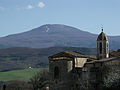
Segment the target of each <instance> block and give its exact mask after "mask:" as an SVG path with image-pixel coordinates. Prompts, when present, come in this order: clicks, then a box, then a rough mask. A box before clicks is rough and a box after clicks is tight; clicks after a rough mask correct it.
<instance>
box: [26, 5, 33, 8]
mask: <svg viewBox="0 0 120 90" xmlns="http://www.w3.org/2000/svg"><path fill="white" fill-rule="evenodd" d="M33 8H34V6H32V5H28V6H27V7H26V9H33Z"/></svg>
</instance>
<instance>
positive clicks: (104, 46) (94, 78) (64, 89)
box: [49, 30, 120, 90]
mask: <svg viewBox="0 0 120 90" xmlns="http://www.w3.org/2000/svg"><path fill="white" fill-rule="evenodd" d="M105 65H106V66H110V67H111V66H113V65H115V66H116V65H119V66H120V57H119V56H118V57H111V56H109V41H108V37H107V36H106V34H105V33H104V32H103V30H102V32H101V33H100V34H99V35H98V38H97V55H96V57H95V56H90V55H82V54H80V53H78V52H74V51H63V52H60V53H57V54H55V55H52V56H49V72H50V90H101V87H102V86H101V85H102V84H103V69H101V68H102V67H103V66H105Z"/></svg>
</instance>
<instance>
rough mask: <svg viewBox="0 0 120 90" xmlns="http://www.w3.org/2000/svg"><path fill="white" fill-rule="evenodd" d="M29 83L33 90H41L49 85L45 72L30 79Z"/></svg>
mask: <svg viewBox="0 0 120 90" xmlns="http://www.w3.org/2000/svg"><path fill="white" fill-rule="evenodd" d="M30 83H31V84H32V85H33V90H41V89H42V88H44V87H45V86H46V85H48V84H49V74H48V71H47V70H44V71H42V72H41V71H40V72H38V73H36V74H35V75H34V76H33V77H32V78H31V79H30Z"/></svg>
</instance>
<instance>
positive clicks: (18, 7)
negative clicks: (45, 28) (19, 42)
mask: <svg viewBox="0 0 120 90" xmlns="http://www.w3.org/2000/svg"><path fill="white" fill-rule="evenodd" d="M43 24H65V25H70V26H73V27H76V28H79V29H81V30H85V31H89V32H92V33H100V31H101V27H102V25H103V27H104V32H106V33H107V34H108V35H120V0H0V37H2V36H6V35H9V34H15V33H20V32H24V31H28V30H31V29H33V28H35V27H39V26H41V25H43Z"/></svg>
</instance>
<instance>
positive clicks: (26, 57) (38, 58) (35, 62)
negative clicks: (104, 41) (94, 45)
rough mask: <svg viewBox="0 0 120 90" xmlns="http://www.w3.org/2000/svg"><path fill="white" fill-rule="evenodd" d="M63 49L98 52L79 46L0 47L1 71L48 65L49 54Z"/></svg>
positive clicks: (93, 53)
mask: <svg viewBox="0 0 120 90" xmlns="http://www.w3.org/2000/svg"><path fill="white" fill-rule="evenodd" d="M62 51H77V52H80V53H82V54H92V55H95V54H96V49H89V48H77V47H51V48H42V49H40V48H39V49H37V48H34V49H33V48H7V49H0V71H7V70H14V69H23V68H28V67H33V68H38V67H48V56H50V55H53V54H56V53H58V52H62Z"/></svg>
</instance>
